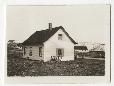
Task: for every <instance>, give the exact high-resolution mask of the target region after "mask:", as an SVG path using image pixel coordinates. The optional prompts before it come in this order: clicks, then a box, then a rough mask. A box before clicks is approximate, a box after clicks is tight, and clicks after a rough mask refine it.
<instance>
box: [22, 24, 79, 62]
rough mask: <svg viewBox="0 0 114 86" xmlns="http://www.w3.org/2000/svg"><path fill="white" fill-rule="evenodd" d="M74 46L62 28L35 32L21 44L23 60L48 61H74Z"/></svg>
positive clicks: (50, 28) (73, 42) (50, 27)
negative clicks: (54, 59)
mask: <svg viewBox="0 0 114 86" xmlns="http://www.w3.org/2000/svg"><path fill="white" fill-rule="evenodd" d="M74 44H77V43H76V42H75V41H74V40H73V39H72V38H71V37H70V36H69V34H68V33H67V32H66V31H65V29H64V28H63V27H62V26H59V27H55V28H52V23H49V29H46V30H41V31H36V32H35V33H34V34H32V35H31V36H30V37H29V38H28V39H27V40H25V41H24V42H23V45H24V58H29V59H33V60H44V61H50V60H51V59H53V58H56V59H59V60H62V61H68V60H74Z"/></svg>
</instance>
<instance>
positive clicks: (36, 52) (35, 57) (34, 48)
mask: <svg viewBox="0 0 114 86" xmlns="http://www.w3.org/2000/svg"><path fill="white" fill-rule="evenodd" d="M25 47H26V49H25V52H26V54H25V55H24V58H27V57H29V59H33V60H43V58H44V53H43V51H44V48H43V46H42V45H39V46H25ZM30 47H32V48H30ZM39 47H42V57H39ZM30 49H31V50H32V56H29V52H30Z"/></svg>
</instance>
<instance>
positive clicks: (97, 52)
mask: <svg viewBox="0 0 114 86" xmlns="http://www.w3.org/2000/svg"><path fill="white" fill-rule="evenodd" d="M104 47H105V44H100V45H99V46H96V47H94V48H93V49H91V50H90V56H91V57H92V58H105V48H104Z"/></svg>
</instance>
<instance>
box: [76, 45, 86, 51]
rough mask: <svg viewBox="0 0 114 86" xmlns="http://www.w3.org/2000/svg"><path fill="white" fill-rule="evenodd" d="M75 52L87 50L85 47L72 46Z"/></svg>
mask: <svg viewBox="0 0 114 86" xmlns="http://www.w3.org/2000/svg"><path fill="white" fill-rule="evenodd" d="M74 49H76V50H88V49H87V47H86V46H74Z"/></svg>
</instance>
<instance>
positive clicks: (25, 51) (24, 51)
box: [24, 47, 26, 55]
mask: <svg viewBox="0 0 114 86" xmlns="http://www.w3.org/2000/svg"><path fill="white" fill-rule="evenodd" d="M25 54H26V47H24V55H25Z"/></svg>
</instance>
